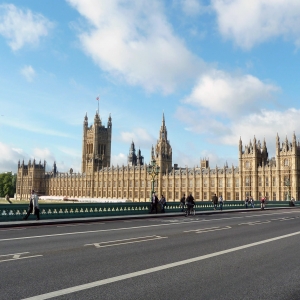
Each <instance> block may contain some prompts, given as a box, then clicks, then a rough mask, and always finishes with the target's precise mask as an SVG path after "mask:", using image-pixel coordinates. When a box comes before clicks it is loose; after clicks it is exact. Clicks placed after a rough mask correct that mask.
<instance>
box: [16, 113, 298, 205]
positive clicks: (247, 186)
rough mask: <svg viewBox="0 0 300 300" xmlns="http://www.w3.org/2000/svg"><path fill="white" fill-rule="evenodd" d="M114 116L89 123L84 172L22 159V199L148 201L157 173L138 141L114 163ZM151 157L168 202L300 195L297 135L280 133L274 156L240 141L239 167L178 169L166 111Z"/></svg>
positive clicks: (204, 165)
mask: <svg viewBox="0 0 300 300" xmlns="http://www.w3.org/2000/svg"><path fill="white" fill-rule="evenodd" d="M111 137H112V118H111V116H109V118H108V122H107V126H106V127H105V126H103V125H102V122H101V119H100V116H99V114H98V113H96V115H95V117H94V123H93V124H92V125H90V126H89V125H88V117H87V115H86V116H85V117H84V122H83V141H82V162H81V163H82V168H81V173H74V172H73V170H72V169H70V171H69V172H67V173H62V172H58V170H57V167H56V164H55V162H54V165H53V169H52V171H51V172H46V162H43V163H41V162H39V163H36V161H35V160H33V162H31V161H29V162H28V164H26V165H25V164H24V161H23V162H22V163H20V162H19V163H18V172H17V191H16V194H17V199H28V197H29V195H30V190H32V189H34V190H36V191H37V192H38V194H40V195H52V196H66V197H75V198H80V197H91V198H93V197H95V198H116V199H118V198H122V199H124V198H125V199H130V200H133V201H148V200H149V196H150V193H151V177H150V175H149V174H148V171H147V167H148V165H147V164H144V158H143V157H142V155H141V153H140V150H139V152H138V155H136V153H135V146H134V143H133V142H132V145H131V147H130V151H129V156H128V164H127V165H126V166H124V165H123V166H111V162H110V159H111ZM151 159H152V160H155V161H156V164H157V165H158V166H159V167H160V171H159V173H158V176H157V177H156V180H155V190H156V192H157V194H158V195H159V196H160V195H161V194H164V195H165V197H166V199H167V200H168V201H178V200H179V199H180V198H181V197H182V195H183V194H184V193H185V194H186V195H187V194H188V193H192V194H193V196H194V197H195V199H196V200H197V201H208V200H210V199H211V197H212V195H213V194H215V193H216V194H217V195H222V196H223V198H224V199H225V200H240V199H244V198H245V197H246V196H252V197H253V198H254V199H255V200H257V199H259V198H261V197H262V196H266V197H267V198H268V199H269V200H285V199H287V195H290V196H293V197H295V198H296V199H297V200H298V199H300V189H299V186H300V180H299V174H300V170H299V169H300V145H299V143H297V141H296V136H295V134H293V137H292V141H291V142H289V141H288V139H287V138H286V139H285V141H284V142H282V143H280V140H279V136H278V135H277V136H276V156H275V157H273V158H270V159H269V157H268V150H267V145H266V141H265V140H264V141H263V143H262V144H261V142H260V141H257V140H256V138H255V137H254V138H253V140H251V141H250V142H249V144H248V145H245V146H243V143H242V140H241V139H240V141H239V165H238V166H236V167H234V166H232V167H228V166H227V163H226V164H225V165H224V166H223V167H221V168H220V167H215V168H210V166H209V161H208V160H207V159H201V160H200V167H193V168H188V167H184V168H181V167H178V165H176V164H174V165H173V164H172V148H171V145H170V141H169V140H168V139H167V128H166V124H165V118H164V115H163V118H162V124H161V128H160V132H159V138H158V140H157V143H156V145H155V147H153V146H152V150H151Z"/></svg>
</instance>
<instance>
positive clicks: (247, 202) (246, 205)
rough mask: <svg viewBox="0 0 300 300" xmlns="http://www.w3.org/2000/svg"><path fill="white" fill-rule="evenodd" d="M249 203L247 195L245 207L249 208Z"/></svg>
mask: <svg viewBox="0 0 300 300" xmlns="http://www.w3.org/2000/svg"><path fill="white" fill-rule="evenodd" d="M248 204H249V197H248V196H247V197H246V199H245V208H248Z"/></svg>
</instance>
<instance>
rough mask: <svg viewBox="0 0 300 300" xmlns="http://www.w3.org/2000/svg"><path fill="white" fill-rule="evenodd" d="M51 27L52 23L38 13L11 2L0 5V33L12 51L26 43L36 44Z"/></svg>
mask: <svg viewBox="0 0 300 300" xmlns="http://www.w3.org/2000/svg"><path fill="white" fill-rule="evenodd" d="M52 27H53V23H51V22H50V21H49V20H48V19H47V18H45V17H44V16H43V15H41V14H39V13H33V12H32V11H31V10H29V9H27V10H25V9H24V10H22V9H20V8H18V7H16V6H15V5H13V4H2V5H0V34H1V35H3V36H4V37H5V38H6V39H7V40H8V45H9V46H10V47H11V49H12V50H14V51H16V50H19V49H21V48H22V47H24V46H25V45H26V44H30V45H37V44H38V43H39V40H40V38H41V37H43V36H47V35H48V32H49V29H51V28H52Z"/></svg>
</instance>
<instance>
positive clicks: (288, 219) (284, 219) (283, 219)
mask: <svg viewBox="0 0 300 300" xmlns="http://www.w3.org/2000/svg"><path fill="white" fill-rule="evenodd" d="M293 219H295V218H282V219H280V220H279V221H280V222H282V221H290V220H293Z"/></svg>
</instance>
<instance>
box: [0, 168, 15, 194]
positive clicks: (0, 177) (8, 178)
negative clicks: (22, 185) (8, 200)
mask: <svg viewBox="0 0 300 300" xmlns="http://www.w3.org/2000/svg"><path fill="white" fill-rule="evenodd" d="M16 179H17V176H16V174H13V173H11V172H7V173H1V174H0V197H5V196H6V195H9V197H13V196H14V194H15V192H16Z"/></svg>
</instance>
